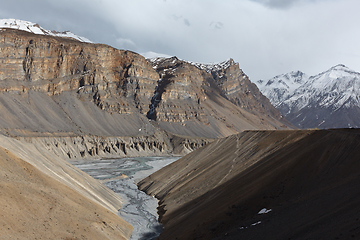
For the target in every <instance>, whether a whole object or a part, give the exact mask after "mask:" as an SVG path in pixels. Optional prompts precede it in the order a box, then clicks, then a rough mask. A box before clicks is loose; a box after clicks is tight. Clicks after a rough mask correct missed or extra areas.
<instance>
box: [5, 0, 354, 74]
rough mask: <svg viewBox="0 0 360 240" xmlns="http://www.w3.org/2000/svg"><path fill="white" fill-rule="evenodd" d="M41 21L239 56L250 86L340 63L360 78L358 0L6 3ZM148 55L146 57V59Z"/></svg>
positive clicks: (102, 37) (177, 52)
mask: <svg viewBox="0 0 360 240" xmlns="http://www.w3.org/2000/svg"><path fill="white" fill-rule="evenodd" d="M0 6H1V7H0V18H16V19H21V20H27V21H30V22H34V23H39V25H40V26H42V27H44V28H46V29H49V30H57V31H65V30H70V31H71V32H73V33H75V34H77V35H80V36H84V37H87V38H88V39H90V40H91V41H93V42H97V43H106V44H109V45H111V46H113V47H116V48H119V49H128V50H132V51H135V52H138V53H141V54H144V55H149V52H155V53H160V54H166V55H170V56H177V57H179V58H180V59H184V60H189V61H196V62H204V63H211V62H221V61H223V60H226V59H228V58H230V57H231V58H233V59H234V60H235V61H236V62H239V64H240V68H242V69H243V70H244V72H245V73H246V74H247V75H248V76H249V77H250V79H251V80H252V81H256V80H259V79H269V78H272V77H274V76H276V75H278V74H282V73H287V72H290V71H293V70H301V71H303V72H305V73H307V74H309V75H315V74H317V73H320V72H322V71H325V70H327V69H329V68H330V67H332V66H334V65H336V64H340V63H342V64H345V65H346V66H348V67H349V68H351V69H353V70H356V71H359V72H360V14H359V11H360V1H359V0H221V1H220V0H131V1H129V0H126V1H125V0H61V1H59V0H31V1H30V0H11V1H9V0H0ZM145 53H147V54H145Z"/></svg>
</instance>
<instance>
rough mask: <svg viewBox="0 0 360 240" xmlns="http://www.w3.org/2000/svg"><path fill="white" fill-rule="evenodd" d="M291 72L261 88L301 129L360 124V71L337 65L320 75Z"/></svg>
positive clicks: (265, 83) (358, 125)
mask: <svg viewBox="0 0 360 240" xmlns="http://www.w3.org/2000/svg"><path fill="white" fill-rule="evenodd" d="M295 73H298V74H294V72H292V73H288V74H284V75H279V76H276V77H274V78H272V79H270V80H268V81H262V80H260V81H258V82H257V84H258V87H259V89H260V90H261V91H262V93H263V94H264V95H265V96H267V97H268V98H269V100H270V102H271V103H272V104H273V105H274V106H275V107H276V108H278V109H279V110H280V112H281V113H282V115H283V116H285V117H286V118H287V119H288V120H289V121H290V122H291V123H293V124H294V125H295V126H297V127H299V128H338V127H360V73H358V72H356V71H353V70H351V69H349V68H347V67H346V66H345V65H341V64H340V65H337V66H334V67H332V68H330V69H329V70H327V71H325V72H322V73H320V74H318V75H315V76H311V77H307V76H306V74H302V73H301V72H295Z"/></svg>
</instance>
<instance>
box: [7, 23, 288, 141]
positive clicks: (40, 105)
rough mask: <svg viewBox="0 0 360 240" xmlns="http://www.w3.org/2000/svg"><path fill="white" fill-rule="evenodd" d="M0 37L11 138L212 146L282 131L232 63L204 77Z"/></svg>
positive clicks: (100, 52)
mask: <svg viewBox="0 0 360 240" xmlns="http://www.w3.org/2000/svg"><path fill="white" fill-rule="evenodd" d="M0 36H1V40H0V52H1V56H0V61H1V63H2V64H1V65H0V102H1V104H0V107H1V108H2V109H1V111H2V112H4V114H3V115H2V116H1V118H0V129H2V131H3V132H8V133H9V135H11V136H48V135H56V136H60V135H63V136H67V135H68V134H70V135H71V134H73V135H75V136H76V135H77V136H78V135H96V136H144V135H146V136H150V135H153V134H154V132H156V131H162V130H166V131H168V132H171V133H173V134H179V135H188V136H201V137H210V138H214V137H223V136H228V135H230V134H233V133H237V132H240V131H243V130H245V129H259V128H260V129H275V128H286V127H287V126H286V123H284V122H282V121H281V119H280V118H279V116H278V112H272V111H273V109H270V107H269V106H268V105H267V103H266V101H263V100H262V98H263V96H262V95H261V94H260V95H259V94H258V91H257V88H256V87H255V88H253V86H252V84H251V83H250V81H249V80H248V78H247V77H246V75H244V74H243V72H242V71H241V70H240V69H239V66H238V64H235V63H234V62H233V61H230V64H229V66H224V68H223V69H222V70H221V69H220V70H218V71H217V72H215V71H213V72H208V71H206V70H204V69H201V68H199V67H197V66H194V65H193V64H190V63H187V62H184V61H180V60H178V59H177V58H170V59H162V60H159V61H156V62H153V61H150V62H148V61H146V60H145V59H144V58H143V57H142V56H140V55H138V54H136V53H133V52H129V51H123V50H117V49H114V48H112V47H110V46H106V45H101V44H90V43H83V42H79V41H76V40H71V39H66V38H59V37H52V36H41V35H34V34H32V33H28V32H23V31H19V30H14V29H3V30H1V32H0ZM221 71H222V72H223V73H224V74H223V73H222V72H221ZM233 88H234V89H235V90H234V89H233ZM256 91H257V92H256ZM240 100H241V101H240ZM240 102H241V103H240ZM95 106H96V107H95ZM269 109H270V110H269ZM149 120H151V121H149ZM144 129H146V131H143V130H144Z"/></svg>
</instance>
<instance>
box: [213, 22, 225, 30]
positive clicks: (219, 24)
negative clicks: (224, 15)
mask: <svg viewBox="0 0 360 240" xmlns="http://www.w3.org/2000/svg"><path fill="white" fill-rule="evenodd" d="M210 27H212V28H214V29H222V28H223V27H224V24H223V23H222V22H211V23H210Z"/></svg>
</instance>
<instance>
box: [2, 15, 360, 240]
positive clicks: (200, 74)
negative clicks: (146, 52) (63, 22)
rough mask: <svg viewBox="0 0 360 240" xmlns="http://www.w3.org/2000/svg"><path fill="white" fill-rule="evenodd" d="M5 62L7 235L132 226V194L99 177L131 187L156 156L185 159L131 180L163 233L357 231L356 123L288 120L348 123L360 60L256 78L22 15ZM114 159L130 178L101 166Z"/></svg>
mask: <svg viewBox="0 0 360 240" xmlns="http://www.w3.org/2000/svg"><path fill="white" fill-rule="evenodd" d="M0 61H1V64H0V166H1V170H0V180H1V181H0V194H1V195H2V196H3V198H2V199H1V200H0V207H1V208H0V214H1V215H2V216H3V217H2V220H1V224H0V232H1V234H0V239H11V238H13V239H27V238H31V239H41V238H43V239H132V238H131V235H132V231H133V229H135V228H133V226H131V225H130V224H129V223H127V222H126V221H125V220H124V219H123V218H122V215H121V211H119V210H120V209H122V208H125V206H126V211H125V213H123V214H128V215H129V216H130V218H131V214H132V210H133V209H134V208H137V207H135V206H133V205H131V200H127V202H126V201H125V200H124V199H123V198H122V197H121V196H120V195H119V194H117V193H115V192H113V191H111V190H110V189H109V188H108V187H106V186H110V187H111V188H112V189H113V190H114V189H115V190H116V191H117V192H121V184H119V182H116V181H117V180H119V179H126V182H130V183H129V186H131V187H130V188H136V186H135V185H134V182H132V177H131V174H133V173H131V172H132V171H133V170H134V169H135V168H138V170H148V169H147V168H146V169H142V167H143V165H141V164H143V163H144V161H145V160H144V159H146V158H149V157H159V159H160V157H164V159H166V158H167V157H171V158H172V159H173V160H174V161H175V159H177V158H179V160H177V161H175V162H173V163H171V164H169V165H167V166H166V167H164V168H161V169H160V170H158V171H157V172H155V173H153V174H151V175H150V176H148V177H147V178H145V179H142V180H141V181H140V179H138V180H139V182H138V185H137V186H138V188H139V189H140V190H142V191H144V192H145V193H147V194H148V195H149V196H151V197H149V196H146V197H147V198H151V199H152V197H156V199H158V200H159V202H158V204H159V207H158V209H157V210H158V215H159V219H158V220H159V222H160V223H161V224H163V232H162V233H161V234H160V236H159V238H158V239H166V240H169V239H186V240H188V239H239V238H240V237H241V238H242V239H264V236H266V238H267V239H289V238H295V239H304V238H315V239H319V238H325V239H329V238H336V237H338V238H355V237H358V236H360V235H359V234H360V230H359V227H358V220H359V217H358V216H357V212H358V210H359V209H358V206H359V204H358V203H359V200H360V199H359V197H358V195H359V194H358V191H359V190H358V189H360V182H359V181H358V179H359V174H358V171H357V169H358V168H359V167H360V166H358V165H359V163H358V161H357V160H358V158H359V155H360V152H359V149H360V148H359V146H358V145H359V141H358V140H359V139H360V132H359V131H358V130H357V129H335V130H296V129H295V128H304V127H306V126H309V127H317V128H328V127H329V126H330V125H331V126H340V127H341V126H344V122H346V124H347V125H346V126H345V127H356V126H357V125H356V122H357V121H356V116H357V115H356V114H357V112H358V110H357V108H356V106H357V103H358V98H357V94H356V90H357V89H358V87H357V85H358V84H357V80H358V76H360V74H358V73H356V72H354V71H352V70H350V69H348V68H346V67H345V66H343V65H338V66H336V67H333V68H332V69H330V70H328V71H326V72H324V73H321V74H319V75H316V76H313V77H308V76H307V75H306V74H304V73H302V72H292V73H289V74H285V75H282V76H278V77H276V78H274V79H272V80H269V81H262V82H261V81H260V82H258V83H257V84H258V86H259V88H258V87H257V86H256V85H255V84H254V83H252V82H251V81H250V79H249V77H248V76H247V75H246V74H245V73H244V72H243V70H242V69H241V68H240V65H239V63H237V62H235V61H234V60H233V59H231V58H229V59H228V60H225V61H223V62H221V63H211V64H205V63H195V62H190V61H185V60H181V59H179V58H177V57H175V56H174V57H157V58H150V59H145V58H144V57H143V56H141V55H139V54H137V53H135V52H132V51H127V50H119V49H116V48H113V47H111V46H108V45H104V44H97V43H92V42H91V41H90V40H88V39H86V38H83V37H80V36H77V35H75V34H73V33H71V32H64V33H59V32H55V31H49V30H46V29H43V28H41V27H40V26H39V25H38V24H34V23H31V22H27V21H21V20H15V19H4V20H0ZM329 79H331V80H332V81H328V80H329ZM340 80H341V81H340ZM259 89H261V90H262V91H263V93H262V92H261V91H260V90H259ZM325 90H326V92H327V93H325ZM340 90H341V91H340ZM342 90H343V91H342ZM304 93H306V94H305V95H304ZM344 96H345V97H344ZM268 98H269V99H270V100H269V99H268ZM316 99H317V100H316ZM272 104H273V105H274V106H275V107H276V108H275V107H274V106H273V105H272ZM325 107H329V108H325ZM313 109H315V110H316V114H315V115H314V112H313V111H315V110H313ZM329 109H331V110H329ZM334 109H335V110H334ZM329 111H331V112H333V113H332V115H331V114H330V115H331V117H329V116H328V115H329ZM335 113H336V114H337V113H341V114H340V115H341V117H335V116H338V115H336V114H335ZM350 113H351V114H350ZM284 116H285V117H286V118H287V119H288V120H289V121H288V120H287V119H285V117H284ZM349 119H351V121H353V122H350V120H349ZM305 120H306V121H305ZM290 122H291V123H290ZM334 124H335V125H334ZM336 124H337V125H336ZM349 124H350V125H349ZM305 125H306V126H305ZM129 157H132V159H131V160H128V159H126V158H129ZM137 157H140V158H137ZM141 157H146V158H141ZM120 158H122V160H121V161H118V159H120ZM148 160H149V159H147V160H146V161H148ZM164 161H165V160H164ZM166 161H169V159H166ZM120 162H121V164H122V167H124V168H125V169H127V170H128V172H129V173H126V174H128V175H129V176H130V177H129V176H126V175H125V174H124V173H120V172H119V171H118V172H117V173H116V176H114V173H112V172H109V171H111V169H114V168H118V166H119V165H118V164H119V163H120ZM159 162H161V161H160V160H159ZM71 163H73V164H78V166H80V165H82V166H81V167H82V169H84V171H86V170H88V171H89V172H91V171H93V172H95V173H96V174H95V175H96V177H97V178H98V179H100V180H95V179H94V178H92V177H91V176H90V175H88V174H87V173H85V172H83V171H81V170H80V169H78V168H76V167H75V166H74V165H72V164H71ZM80 163H81V164H80ZM96 164H98V166H96V167H98V168H101V171H100V170H99V169H96V168H95V167H94V165H96ZM157 164H160V163H157ZM150 165H151V164H150ZM155 165H156V164H155ZM155 165H154V166H155ZM104 166H105V167H104ZM162 166H164V165H162ZM93 167H94V169H96V170H94V169H93ZM107 167H108V169H110V170H108V169H107ZM148 167H149V166H148ZM157 167H158V168H160V167H159V166H157ZM142 174H145V173H142ZM148 174H150V173H148ZM148 174H147V175H148ZM104 176H106V179H105V177H104ZM109 176H110V177H109ZM111 176H114V177H113V178H111ZM142 176H143V175H142ZM138 180H137V181H138ZM110 181H111V182H110ZM130 190H131V189H130ZM136 190H137V189H136ZM142 194H143V193H142ZM128 195H129V196H131V195H134V196H135V195H137V193H135V194H132V193H128ZM134 199H136V198H134ZM139 199H140V200H137V201H139V203H138V204H140V205H141V204H142V202H141V201H143V200H141V199H142V198H139ZM144 199H145V198H144ZM156 199H152V200H156ZM143 204H144V205H146V204H145V203H143ZM153 211H155V209H153ZM139 214H143V213H139ZM143 215H146V213H145V214H143ZM129 216H128V217H129ZM142 217H144V216H142ZM145 218H146V216H145ZM152 218H154V216H153V215H152ZM129 222H134V223H135V224H137V218H136V217H134V218H133V219H132V221H129ZM154 225H155V226H157V225H158V223H156V221H155V224H154ZM137 228H139V226H137ZM140 228H141V226H140ZM144 228H145V231H146V229H147V228H150V226H146V227H144ZM156 232H159V231H158V229H157V231H156ZM134 235H136V236H138V235H141V234H140V233H135V234H134ZM145 236H147V235H145Z"/></svg>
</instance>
